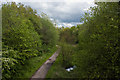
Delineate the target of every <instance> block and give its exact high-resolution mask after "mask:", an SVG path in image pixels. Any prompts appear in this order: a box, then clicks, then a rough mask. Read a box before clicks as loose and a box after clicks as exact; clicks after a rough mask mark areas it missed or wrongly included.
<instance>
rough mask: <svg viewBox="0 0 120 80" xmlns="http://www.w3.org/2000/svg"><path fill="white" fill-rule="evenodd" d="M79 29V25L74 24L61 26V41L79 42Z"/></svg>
mask: <svg viewBox="0 0 120 80" xmlns="http://www.w3.org/2000/svg"><path fill="white" fill-rule="evenodd" d="M78 29H79V26H77V27H75V26H72V27H71V28H68V27H62V28H59V29H58V30H59V33H60V40H59V41H60V42H65V43H69V44H73V45H74V44H78Z"/></svg>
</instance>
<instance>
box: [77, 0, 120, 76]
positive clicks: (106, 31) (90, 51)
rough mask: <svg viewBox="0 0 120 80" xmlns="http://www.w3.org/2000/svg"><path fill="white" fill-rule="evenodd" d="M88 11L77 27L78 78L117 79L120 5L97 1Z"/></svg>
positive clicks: (119, 54)
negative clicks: (78, 27)
mask: <svg viewBox="0 0 120 80" xmlns="http://www.w3.org/2000/svg"><path fill="white" fill-rule="evenodd" d="M90 10H91V12H90V13H85V17H84V19H83V21H84V24H83V25H82V26H80V29H79V49H80V53H79V57H80V58H79V59H78V60H79V61H80V62H81V63H80V62H79V64H80V65H78V66H79V67H81V64H82V66H83V67H84V68H83V69H82V67H81V69H80V70H82V71H83V74H84V73H85V74H84V75H83V74H82V72H81V75H82V76H81V77H83V78H85V77H87V78H120V76H119V75H120V64H119V63H120V58H119V57H120V45H119V37H120V29H119V27H120V25H119V22H120V18H119V16H118V15H119V14H120V11H119V10H120V5H119V4H118V3H117V2H116V3H97V6H95V7H92V8H90ZM81 53H82V54H81ZM81 56H82V57H81ZM83 57H85V59H84V58H83Z"/></svg>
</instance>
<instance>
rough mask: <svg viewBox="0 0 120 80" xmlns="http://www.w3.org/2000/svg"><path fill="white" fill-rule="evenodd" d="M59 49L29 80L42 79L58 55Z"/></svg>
mask: <svg viewBox="0 0 120 80" xmlns="http://www.w3.org/2000/svg"><path fill="white" fill-rule="evenodd" d="M59 52H60V48H59V49H58V50H57V51H56V52H55V53H54V54H53V55H52V56H51V57H50V58H49V59H48V60H47V61H46V62H45V63H44V64H43V65H42V66H41V67H40V68H39V69H38V70H37V71H36V72H35V74H34V75H33V76H32V78H31V79H30V80H41V79H44V78H45V76H46V74H47V72H48V70H49V69H50V67H51V66H52V64H53V63H54V62H55V60H56V58H57V56H58V55H59Z"/></svg>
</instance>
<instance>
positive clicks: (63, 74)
mask: <svg viewBox="0 0 120 80" xmlns="http://www.w3.org/2000/svg"><path fill="white" fill-rule="evenodd" d="M75 56H76V55H74V56H73V57H75ZM61 57H62V55H61V53H60V54H59V56H58V57H57V59H56V61H55V63H54V64H53V65H52V67H51V68H50V70H49V71H48V73H47V76H46V78H76V74H77V73H76V72H77V68H75V69H74V70H73V71H70V72H67V71H66V70H65V68H64V67H63V66H62V58H61ZM73 62H74V60H73ZM73 64H74V63H73Z"/></svg>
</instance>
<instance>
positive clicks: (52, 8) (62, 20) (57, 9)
mask: <svg viewBox="0 0 120 80" xmlns="http://www.w3.org/2000/svg"><path fill="white" fill-rule="evenodd" d="M14 1H15V0H14ZM21 1H23V0H21ZM41 1H42V0H39V1H36V2H29V1H28V2H22V3H23V4H25V5H29V6H30V7H32V8H33V9H36V10H37V12H38V14H41V12H44V13H45V14H47V15H48V16H49V17H50V19H51V20H52V19H53V20H55V21H56V23H57V24H60V25H62V26H73V25H76V24H77V23H80V18H82V17H83V15H84V12H85V11H86V10H87V9H88V8H89V7H91V6H94V3H93V2H92V1H94V0H78V2H74V1H77V0H70V1H69V2H68V1H66V0H65V1H62V2H47V0H46V1H43V2H41ZM59 1H60V0H59Z"/></svg>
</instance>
